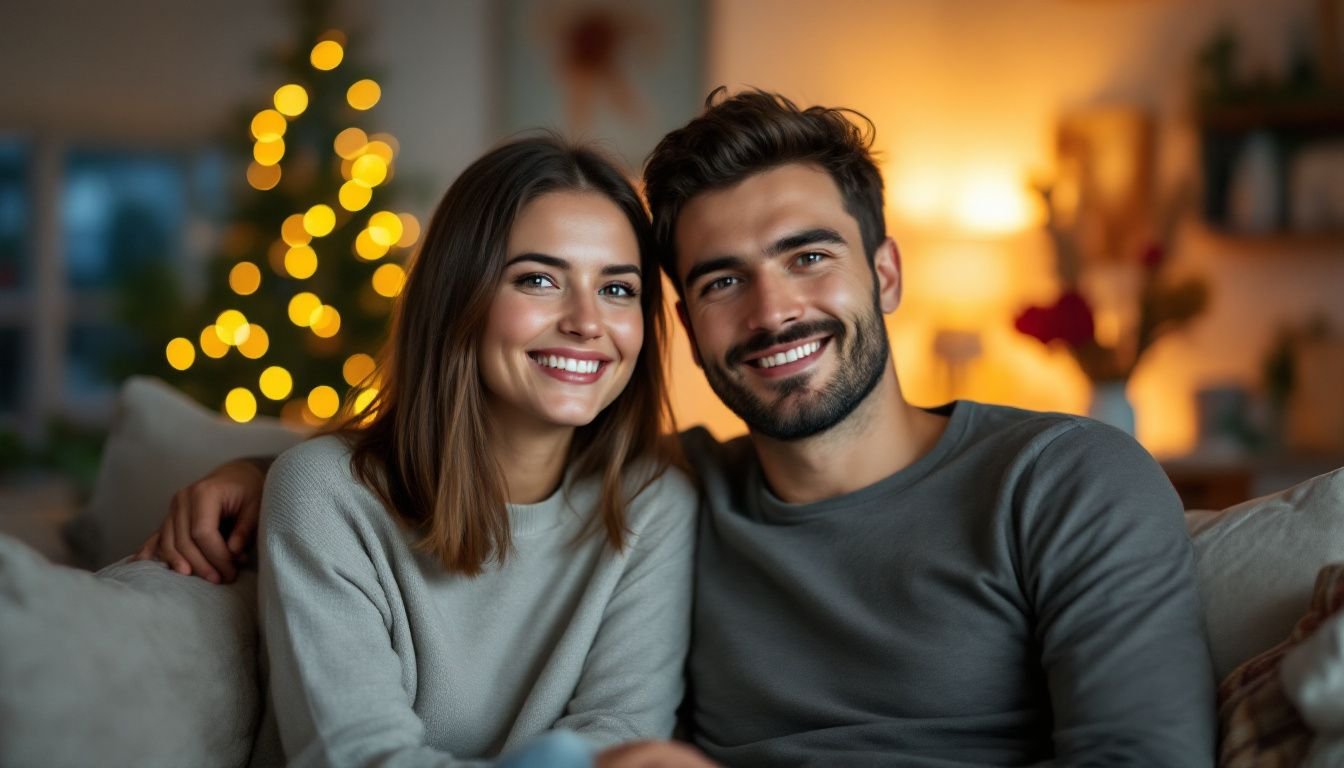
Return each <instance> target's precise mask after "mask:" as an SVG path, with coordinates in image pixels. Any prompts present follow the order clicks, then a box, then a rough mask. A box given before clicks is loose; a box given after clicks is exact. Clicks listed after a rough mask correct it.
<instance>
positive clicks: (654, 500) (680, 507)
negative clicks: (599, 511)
mask: <svg viewBox="0 0 1344 768" xmlns="http://www.w3.org/2000/svg"><path fill="white" fill-rule="evenodd" d="M632 469H633V471H631V472H629V473H627V477H628V482H630V483H631V484H632V485H633V486H634V487H633V488H632V489H631V490H633V491H637V493H636V494H635V496H634V497H633V498H632V499H631V501H630V505H629V507H628V508H627V510H626V518H627V520H628V521H629V524H630V527H631V529H632V530H635V531H637V532H638V531H642V530H644V529H646V528H663V529H667V528H683V527H689V526H692V525H694V522H695V514H696V510H697V509H698V508H699V498H700V497H699V495H698V492H697V491H696V487H695V484H694V483H692V482H691V479H690V477H689V476H688V475H687V474H686V472H684V471H683V470H681V469H680V468H678V467H676V466H665V467H663V468H662V471H661V472H659V467H658V466H657V465H656V464H654V463H653V462H652V461H646V462H640V463H638V464H636V465H635V467H633V468H632ZM650 477H652V479H651V480H650V479H649V478H650ZM641 486H642V487H641Z"/></svg>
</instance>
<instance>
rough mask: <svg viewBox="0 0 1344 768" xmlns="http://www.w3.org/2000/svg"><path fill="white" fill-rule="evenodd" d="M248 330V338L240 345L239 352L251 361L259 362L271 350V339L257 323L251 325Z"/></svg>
mask: <svg viewBox="0 0 1344 768" xmlns="http://www.w3.org/2000/svg"><path fill="white" fill-rule="evenodd" d="M247 328H248V330H247V338H246V339H244V340H243V343H242V344H239V345H238V351H239V352H241V353H243V357H246V358H247V359H249V360H258V359H260V358H261V356H262V355H264V354H266V351H267V350H268V349H270V348H271V337H270V335H269V334H268V333H266V329H265V328H262V327H261V326H260V325H257V324H256V323H251V324H250V325H248V326H247Z"/></svg>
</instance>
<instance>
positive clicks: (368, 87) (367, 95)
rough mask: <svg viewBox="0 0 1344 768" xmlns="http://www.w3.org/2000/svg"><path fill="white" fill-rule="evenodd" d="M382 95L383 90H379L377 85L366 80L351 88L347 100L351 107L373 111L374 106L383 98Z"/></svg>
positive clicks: (347, 93)
mask: <svg viewBox="0 0 1344 768" xmlns="http://www.w3.org/2000/svg"><path fill="white" fill-rule="evenodd" d="M382 95H383V89H382V88H379V87H378V84H377V83H375V82H374V81H372V80H368V79H365V80H360V81H359V82H357V83H355V84H354V85H352V86H350V89H349V90H348V91H346V92H345V100H346V102H348V103H349V104H350V106H351V107H354V108H355V109H358V110H365V109H372V108H373V105H375V104H377V103H378V99H380V98H382Z"/></svg>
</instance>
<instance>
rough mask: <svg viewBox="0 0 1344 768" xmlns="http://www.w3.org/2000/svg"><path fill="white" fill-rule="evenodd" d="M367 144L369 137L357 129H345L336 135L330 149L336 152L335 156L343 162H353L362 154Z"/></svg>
mask: <svg viewBox="0 0 1344 768" xmlns="http://www.w3.org/2000/svg"><path fill="white" fill-rule="evenodd" d="M368 143H369V137H368V135H367V134H365V133H364V131H362V130H360V129H359V128H346V129H345V130H343V131H341V132H340V133H338V134H336V140H335V141H333V142H332V148H333V149H335V150H336V154H337V156H339V157H340V158H342V159H344V160H354V159H355V158H356V157H358V156H359V155H360V154H361V153H363V152H364V147H365V146H367V145H368Z"/></svg>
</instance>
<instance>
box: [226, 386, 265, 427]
mask: <svg viewBox="0 0 1344 768" xmlns="http://www.w3.org/2000/svg"><path fill="white" fill-rule="evenodd" d="M224 412H225V413H227V414H228V415H229V418H230V419H233V420H234V421H236V422H238V423H239V424H245V423H247V422H249V421H251V420H252V418H253V417H254V416H256V415H257V398H256V397H255V396H254V395H253V394H252V392H251V391H249V390H247V389H244V388H243V387H235V388H234V389H231V390H229V395H228V397H225V398H224Z"/></svg>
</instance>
